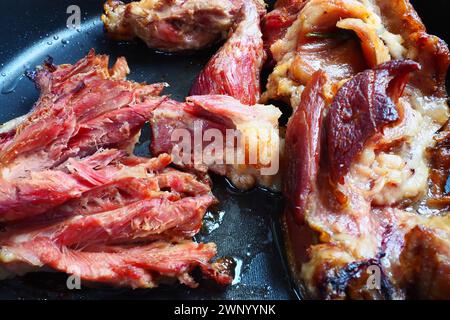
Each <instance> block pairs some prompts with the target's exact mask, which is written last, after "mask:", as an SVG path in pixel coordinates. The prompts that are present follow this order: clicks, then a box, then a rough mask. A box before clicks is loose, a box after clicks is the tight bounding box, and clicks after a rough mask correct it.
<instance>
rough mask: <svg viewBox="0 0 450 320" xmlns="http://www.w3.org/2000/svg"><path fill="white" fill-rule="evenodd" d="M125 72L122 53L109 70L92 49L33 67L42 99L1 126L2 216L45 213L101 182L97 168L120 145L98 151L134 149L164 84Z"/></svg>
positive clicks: (0, 210) (0, 186)
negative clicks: (74, 58) (70, 60)
mask: <svg viewBox="0 0 450 320" xmlns="http://www.w3.org/2000/svg"><path fill="white" fill-rule="evenodd" d="M128 71H129V70H128V66H127V64H126V61H125V60H124V59H122V58H121V59H119V60H118V61H117V63H116V64H115V65H114V66H113V67H112V69H108V57H107V56H97V55H95V53H94V52H93V51H91V52H90V53H89V54H88V55H87V57H85V58H84V59H81V60H80V61H79V62H78V63H76V64H74V65H61V66H58V67H56V66H54V65H52V64H51V63H50V62H46V63H45V64H44V66H43V67H41V68H39V69H38V70H37V71H36V73H34V74H33V78H34V80H35V82H36V85H37V86H38V88H39V89H40V91H41V96H40V97H39V100H38V101H37V103H36V104H35V105H34V107H33V109H32V110H31V111H30V113H29V114H28V115H27V116H25V117H24V118H21V121H14V125H9V126H6V128H7V131H5V132H4V133H3V134H4V136H6V137H8V139H7V140H5V139H4V141H3V143H2V145H1V150H0V159H1V160H0V161H1V166H0V181H1V184H0V188H1V190H2V192H1V194H0V221H5V220H8V221H11V220H15V219H21V218H24V217H27V215H34V214H39V213H42V212H44V211H46V210H47V209H49V206H55V205H58V204H60V203H62V202H64V201H65V200H68V199H70V198H71V197H76V196H77V195H79V194H80V193H81V192H83V191H86V190H87V188H90V187H91V186H95V185H98V184H101V183H103V182H104V181H105V178H102V177H101V175H102V170H103V169H102V168H103V167H105V166H106V165H107V164H108V162H110V161H112V160H113V158H114V157H118V156H120V153H121V152H118V151H117V152H114V151H112V152H111V151H109V152H107V153H99V154H94V152H96V151H97V150H100V149H102V148H118V149H122V150H124V151H125V150H128V151H132V150H133V148H134V144H135V142H136V140H137V138H138V137H139V133H140V130H141V127H142V126H143V125H144V123H145V122H146V121H147V120H148V118H149V117H150V114H151V111H152V110H153V109H154V108H156V107H157V106H158V105H159V104H160V103H161V102H162V100H163V98H161V97H157V96H156V95H157V94H159V93H160V92H161V90H162V89H163V87H164V85H163V84H155V85H146V84H138V83H134V82H131V81H126V80H125V76H126V74H127V73H128ZM105 91H108V95H107V96H105V95H104V94H103V93H104V92H105ZM124 151H122V152H124ZM93 154H94V155H93ZM81 158H83V159H82V160H80V159H81ZM108 170H109V169H108ZM89 173H92V174H93V176H91V177H89ZM108 174H112V173H111V172H109V173H108ZM119 174H121V173H120V172H119ZM109 178H110V177H108V178H107V179H109ZM60 181H65V182H66V183H65V184H61V183H60Z"/></svg>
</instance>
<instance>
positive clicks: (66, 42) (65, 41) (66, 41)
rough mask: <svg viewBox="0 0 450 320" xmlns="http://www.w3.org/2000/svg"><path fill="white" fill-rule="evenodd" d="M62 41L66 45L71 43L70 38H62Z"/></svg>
mask: <svg viewBox="0 0 450 320" xmlns="http://www.w3.org/2000/svg"><path fill="white" fill-rule="evenodd" d="M61 43H62V44H64V45H66V44H69V43H70V41H69V40H66V39H62V40H61Z"/></svg>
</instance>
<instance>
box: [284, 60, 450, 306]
mask: <svg viewBox="0 0 450 320" xmlns="http://www.w3.org/2000/svg"><path fill="white" fill-rule="evenodd" d="M417 68H418V65H417V63H415V62H413V61H408V60H400V61H390V62H387V63H385V64H382V65H380V66H378V67H376V68H374V69H372V70H368V71H364V72H361V73H359V74H357V75H356V76H355V77H353V78H352V79H351V80H349V81H348V82H346V83H345V84H344V85H343V86H342V87H341V88H340V90H339V91H338V92H337V94H336V96H335V97H334V100H333V101H332V102H330V103H327V99H326V98H325V96H326V90H327V89H326V87H327V83H326V81H325V80H326V77H324V74H323V73H322V72H318V73H316V74H314V75H313V78H312V80H311V81H310V82H309V83H308V84H307V86H306V88H305V90H304V91H303V94H302V97H301V103H300V105H299V106H298V107H297V108H296V110H295V112H294V114H293V116H292V118H291V120H290V121H289V123H288V128H287V134H286V153H287V156H289V155H290V156H291V157H294V159H295V161H292V160H291V161H290V162H289V163H288V168H287V172H290V175H289V176H288V177H289V179H285V181H284V187H285V189H284V192H285V194H286V198H287V200H288V204H287V206H286V211H285V215H284V221H285V228H286V231H287V238H286V239H287V247H288V250H289V251H288V257H289V258H290V262H291V266H292V270H293V272H294V275H295V277H296V279H297V280H298V281H299V284H300V285H301V286H302V288H303V289H304V291H305V294H306V295H307V296H309V297H313V298H325V299H349V298H351V299H403V298H413V297H430V298H433V297H434V298H449V296H448V292H449V291H448V285H447V284H448V277H447V276H446V270H447V269H448V260H449V256H448V255H449V244H448V239H450V231H449V220H448V212H447V211H440V212H439V214H440V215H441V216H430V214H431V215H432V214H433V211H430V212H428V216H426V215H420V214H418V212H417V209H416V206H415V205H416V204H417V203H419V202H421V201H425V202H426V199H427V197H428V196H429V193H428V192H427V184H428V176H429V163H428V160H427V152H426V150H427V147H429V146H432V145H433V136H434V135H435V132H436V131H437V130H438V129H439V128H440V126H441V125H442V123H441V122H439V121H434V120H433V119H431V118H430V117H428V116H427V115H426V114H422V113H420V111H418V110H415V109H413V107H412V105H411V104H410V103H409V94H410V92H409V91H408V90H406V89H405V90H404V88H405V84H406V82H407V80H408V78H407V74H408V73H411V72H414V71H415V70H416V69H417ZM370 79H371V80H370ZM367 81H369V82H367ZM344 106H347V107H348V109H347V107H344ZM342 107H344V108H342ZM352 108H356V109H352ZM321 118H323V121H321ZM321 132H323V133H321ZM300 136H301V137H303V139H305V140H307V142H306V143H302V144H299V143H298V137H300ZM295 180H300V183H295V182H294V181H295ZM419 243H420V245H419ZM422 257H423V259H422ZM373 272H375V273H376V275H375V274H374V273H373ZM372 275H374V277H377V278H376V279H375V278H374V277H372ZM374 279H375V280H374Z"/></svg>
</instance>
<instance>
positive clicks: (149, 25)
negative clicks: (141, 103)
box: [102, 0, 241, 51]
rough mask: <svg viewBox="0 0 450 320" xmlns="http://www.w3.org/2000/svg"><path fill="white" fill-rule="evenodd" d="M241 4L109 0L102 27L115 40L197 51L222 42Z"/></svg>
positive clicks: (165, 48) (232, 2) (105, 6)
mask: <svg viewBox="0 0 450 320" xmlns="http://www.w3.org/2000/svg"><path fill="white" fill-rule="evenodd" d="M240 5H241V3H240V1H229V0H225V1H205V0H188V1H180V0H177V1H169V0H157V1H154V0H142V1H137V2H131V3H127V4H125V3H122V2H120V1H116V0H108V1H107V2H106V3H105V5H104V10H105V13H104V14H103V15H102V20H103V23H104V24H105V28H106V30H107V32H108V34H109V35H110V36H112V37H113V38H115V39H120V40H129V39H132V38H134V37H138V38H140V39H142V40H143V41H144V42H145V43H146V44H147V46H149V47H150V48H155V49H160V50H164V51H180V50H196V49H201V48H203V47H206V46H210V45H212V44H214V43H215V42H217V41H218V40H221V39H223V38H224V37H226V35H227V34H228V30H229V29H230V28H231V27H232V26H233V24H234V22H235V19H236V15H237V13H238V11H239V9H240Z"/></svg>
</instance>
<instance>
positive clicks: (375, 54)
mask: <svg viewBox="0 0 450 320" xmlns="http://www.w3.org/2000/svg"><path fill="white" fill-rule="evenodd" d="M288 8H289V6H288ZM295 8H300V10H299V12H298V14H297V17H296V20H295V22H294V23H292V24H291V26H290V27H289V28H288V29H287V31H286V32H284V31H283V32H282V33H284V37H283V38H281V39H279V40H277V41H276V42H275V43H274V44H273V45H271V47H270V49H271V53H272V56H273V58H274V60H275V62H276V66H275V68H274V70H273V73H272V74H271V75H270V76H269V80H268V84H267V91H266V92H265V93H264V94H263V99H262V101H267V100H270V99H280V100H283V101H285V102H287V103H289V104H290V105H291V106H292V107H293V108H295V107H296V106H298V105H299V102H300V101H299V100H300V98H301V92H302V90H303V89H304V87H305V85H306V84H308V82H309V81H310V80H311V77H312V75H313V74H314V72H315V71H318V70H324V71H325V72H326V73H327V75H328V77H329V78H330V84H329V88H328V90H327V96H328V97H329V98H331V97H333V96H334V94H336V92H337V90H338V89H339V88H340V86H342V84H343V83H344V82H345V81H347V80H348V79H349V78H351V77H352V76H354V75H355V74H357V73H359V72H361V71H363V70H365V69H367V68H373V67H375V66H377V65H379V64H381V63H383V62H386V61H390V60H393V59H411V60H414V61H416V62H419V63H420V64H421V66H422V68H421V70H420V71H418V72H416V74H417V76H416V77H414V79H413V80H412V81H411V82H410V86H411V87H414V88H416V92H415V95H416V96H417V99H419V100H422V99H424V100H425V102H427V101H428V100H430V99H431V100H433V104H434V105H441V107H442V105H444V104H445V99H444V98H445V87H444V85H445V74H446V70H447V67H448V63H449V59H448V49H447V47H446V45H445V44H444V43H443V42H442V41H441V40H440V39H439V38H437V37H434V36H432V35H429V34H427V33H426V31H425V27H424V26H423V24H422V22H421V21H420V19H419V18H418V16H417V13H416V12H415V11H414V9H413V7H412V6H411V5H410V4H409V1H408V0H401V1H385V0H369V1H362V0H361V1H358V0H333V1H328V0H311V1H307V2H306V4H304V3H300V4H297V5H296V6H295ZM290 12H292V10H291V11H290ZM294 13H295V10H294ZM268 34H269V35H268V36H269V37H271V35H270V32H269V33H268ZM425 102H424V103H425Z"/></svg>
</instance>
